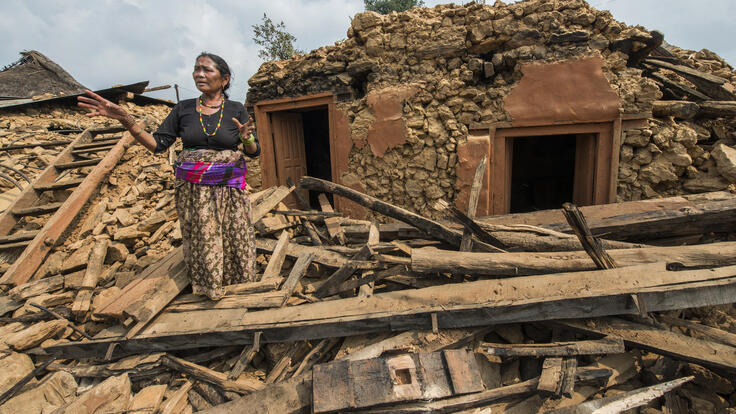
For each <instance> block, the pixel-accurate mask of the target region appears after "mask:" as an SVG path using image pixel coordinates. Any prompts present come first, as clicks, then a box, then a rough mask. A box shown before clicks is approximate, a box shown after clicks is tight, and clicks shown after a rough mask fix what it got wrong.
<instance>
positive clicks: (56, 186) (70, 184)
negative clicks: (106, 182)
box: [33, 178, 84, 192]
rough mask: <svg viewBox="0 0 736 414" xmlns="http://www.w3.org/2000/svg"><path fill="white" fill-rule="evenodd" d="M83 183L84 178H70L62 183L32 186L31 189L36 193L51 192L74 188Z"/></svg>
mask: <svg viewBox="0 0 736 414" xmlns="http://www.w3.org/2000/svg"><path fill="white" fill-rule="evenodd" d="M83 182H84V178H72V179H69V180H64V181H57V182H53V183H49V184H34V185H33V188H34V189H35V190H36V191H38V192H43V191H53V190H66V189H67V188H74V187H77V186H79V184H82V183H83Z"/></svg>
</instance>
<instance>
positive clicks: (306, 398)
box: [201, 371, 312, 414]
mask: <svg viewBox="0 0 736 414" xmlns="http://www.w3.org/2000/svg"><path fill="white" fill-rule="evenodd" d="M311 405H312V371H309V372H306V373H304V374H302V375H300V376H296V377H293V378H290V379H288V380H286V381H284V382H280V383H278V384H272V385H269V386H268V387H266V388H264V389H262V390H260V391H255V392H252V393H250V394H246V395H245V396H243V398H240V399H237V400H233V401H230V402H228V403H225V404H222V405H218V406H216V407H212V408H210V409H208V410H205V411H202V412H201V414H242V413H247V412H252V413H279V414H281V413H283V414H296V413H304V412H309V411H310V409H311V408H310V407H311Z"/></svg>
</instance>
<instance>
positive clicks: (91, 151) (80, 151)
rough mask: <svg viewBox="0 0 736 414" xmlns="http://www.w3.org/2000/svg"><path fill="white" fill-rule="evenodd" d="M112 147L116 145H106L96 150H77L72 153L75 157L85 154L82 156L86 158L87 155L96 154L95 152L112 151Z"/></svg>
mask: <svg viewBox="0 0 736 414" xmlns="http://www.w3.org/2000/svg"><path fill="white" fill-rule="evenodd" d="M112 147H114V145H105V146H100V147H95V148H88V149H75V150H73V151H72V152H71V153H72V154H73V155H82V154H84V155H82V156H85V155H87V154H91V153H94V152H99V151H107V150H109V149H111V148H112Z"/></svg>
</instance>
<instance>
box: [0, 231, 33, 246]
mask: <svg viewBox="0 0 736 414" xmlns="http://www.w3.org/2000/svg"><path fill="white" fill-rule="evenodd" d="M37 234H38V230H31V231H20V232H17V233H13V234H9V235H7V236H3V237H0V244H1V243H13V242H17V241H23V240H33V238H34V237H36V235H37Z"/></svg>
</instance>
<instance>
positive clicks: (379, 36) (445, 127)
mask: <svg viewBox="0 0 736 414" xmlns="http://www.w3.org/2000/svg"><path fill="white" fill-rule="evenodd" d="M347 36H348V37H347V39H346V40H344V41H341V42H339V43H337V44H335V45H333V46H327V47H323V48H320V49H317V50H314V51H312V52H310V53H308V54H305V55H304V56H299V57H295V58H292V59H289V60H285V61H276V62H267V63H264V64H263V65H262V66H261V68H260V69H259V71H258V72H257V73H256V74H255V75H254V76H253V77H251V78H250V80H249V85H250V88H249V90H248V96H247V102H249V103H251V104H255V103H258V102H259V101H263V100H268V99H275V98H283V97H285V96H292V97H298V96H307V95H310V94H316V93H322V92H331V93H333V94H334V95H335V97H336V99H337V101H338V105H337V107H338V109H339V111H340V112H341V113H342V114H343V115H344V116H345V118H346V119H347V123H348V125H349V130H350V140H349V141H350V144H351V146H352V149H351V150H350V153H349V161H348V163H347V164H346V165H345V171H344V172H341V174H342V176H340V177H335V179H336V181H339V182H341V183H343V184H345V185H350V186H352V187H354V188H355V189H358V190H360V189H361V188H362V190H363V191H365V192H367V193H369V194H371V195H373V196H376V197H380V198H381V199H384V200H387V201H390V202H392V203H395V204H397V205H401V206H403V207H405V208H408V209H410V210H412V211H415V212H417V213H420V214H422V215H425V216H428V217H435V218H438V217H439V214H440V213H439V212H438V211H436V210H434V209H433V208H432V206H433V205H434V203H435V201H436V200H439V199H445V200H449V201H451V202H452V201H454V200H455V199H456V198H457V197H458V195H459V191H460V189H459V184H458V183H459V181H458V176H459V174H458V172H457V170H458V166H457V163H458V157H460V156H461V155H460V148H461V147H463V145H465V144H466V142H467V140H468V138H467V137H468V135H470V134H471V133H472V132H473V131H476V133H477V131H479V130H488V129H489V128H494V125H500V126H503V123H504V122H510V121H512V118H511V115H510V113H509V110H508V107H507V102H506V99H507V98H508V97H509V95H510V94H511V93H512V91H513V90H514V88H515V87H516V86H518V85H519V83H520V80H521V79H522V71H523V69H524V68H525V67H527V66H530V65H532V64H542V63H544V64H551V63H559V62H570V61H576V60H585V59H588V58H595V59H601V60H602V71H603V75H604V76H605V79H607V81H608V83H609V86H610V88H611V89H612V90H613V91H615V93H616V94H617V95H618V97H619V106H620V110H621V111H622V116H623V117H624V119H627V117H628V118H631V117H634V118H636V117H643V118H646V119H648V122H647V123H646V124H645V125H644V126H641V127H638V126H630V127H627V129H626V130H624V131H623V137H622V141H623V142H622V143H623V145H622V146H621V148H620V151H621V153H620V164H619V185H618V188H617V200H618V201H626V200H639V199H649V198H656V197H663V196H673V195H678V194H688V193H697V192H702V191H717V190H724V189H729V190H733V189H734V187H733V184H734V180H733V179H732V178H733V176H732V175H730V173H725V175H724V173H723V171H724V170H728V171H730V170H731V169H732V168H733V165H734V161H735V160H736V159H734V157H733V156H732V155H727V156H723V155H720V156H715V155H713V154H712V152H714V151H715V153H716V154H723V153H725V154H730V151H729V150H728V149H724V148H723V147H721V146H720V144H723V145H725V146H727V147H729V148H731V149H732V148H733V146H734V144H735V143H734V133H736V125H734V121H733V113H734V105H735V104H734V103H733V101H735V100H736V98H734V95H733V92H734V85H736V80H735V79H734V76H736V73H734V71H733V68H732V67H731V66H729V65H728V64H726V63H725V62H724V61H723V60H722V59H721V58H720V57H718V56H717V55H716V54H715V53H713V52H710V51H707V50H702V51H700V52H697V53H696V52H692V51H684V50H680V49H677V48H675V47H672V46H669V45H667V44H665V43H663V42H662V40H663V36H662V34H660V33H658V32H650V31H648V30H646V29H645V28H643V27H641V26H628V25H626V24H624V23H621V22H618V21H616V20H614V19H613V18H612V16H611V14H610V13H609V12H608V11H605V10H597V9H595V8H593V7H590V6H589V5H588V4H587V3H586V2H584V1H582V0H563V1H548V0H534V1H523V2H516V3H512V4H504V3H503V2H500V1H499V2H496V3H495V4H494V5H493V6H491V5H485V4H480V3H470V4H467V5H464V6H456V5H452V4H450V5H438V6H436V7H434V8H431V9H430V8H414V9H411V10H409V11H406V12H403V13H392V14H388V15H379V14H377V13H373V12H364V13H360V14H357V15H356V16H355V17H354V18H353V19H352V22H351V27H350V28H349V29H348V33H347ZM670 50H671V51H672V52H670ZM650 58H652V59H666V61H667V62H669V63H671V64H674V65H681V66H686V67H688V68H692V69H694V70H696V71H697V72H701V71H702V72H701V73H705V74H707V75H711V76H714V77H715V78H708V80H707V81H705V83H703V82H699V81H697V80H696V81H695V83H693V79H695V78H694V77H693V76H689V75H688V76H687V77H683V76H682V75H681V74H678V73H676V72H674V71H672V70H669V69H666V68H662V67H660V66H654V64H653V63H651V62H648V61H647V60H648V59H650ZM695 76H700V75H698V74H697V73H696V74H695ZM708 82H710V83H708ZM683 87H684V88H683ZM687 90H691V91H694V92H695V94H692V93H691V94H688V93H686V92H683V91H687ZM681 100H687V101H693V102H690V104H692V105H695V102H703V101H705V102H706V103H709V105H710V103H712V101H716V102H725V103H726V104H727V105H725V106H718V105H715V106H713V105H710V106H708V108H710V107H713V108H714V110H712V111H711V110H708V111H706V110H698V109H695V110H693V109H692V108H694V107H692V105H690V104H688V103H687V102H685V103H683V102H677V104H676V105H678V106H682V105H688V107H690V108H691V109H690V112H689V115H688V116H687V118H686V119H680V118H679V115H680V114H682V113H680V114H678V116H674V117H673V114H672V112H671V111H662V110H659V108H660V104H662V103H663V102H664V103H665V104H664V105H665V106H667V105H671V104H672V103H673V102H674V101H681ZM668 103H669V104H668ZM532 110H533V108H532ZM652 113H653V114H652ZM385 120H391V122H393V123H391V124H390V125H392V126H393V125H397V126H395V127H394V129H395V131H393V134H394V135H396V136H397V138H386V137H380V138H376V140H377V141H379V143H378V145H376V144H375V143H373V142H371V140H370V134H371V131H372V130H373V129H376V130H377V131H378V132H376V131H374V132H373V133H374V134H375V133H380V134H384V135H385V134H386V133H387V129H386V127H384V129H382V130H381V129H379V127H377V126H376V125H378V123H380V122H382V121H385ZM591 122H593V121H591ZM392 139H395V141H391V140H392ZM383 141H388V145H386V144H385V143H383ZM386 146H387V148H386ZM614 150H618V149H614ZM719 160H720V161H719ZM719 164H720V165H719ZM724 165H725V166H724Z"/></svg>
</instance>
